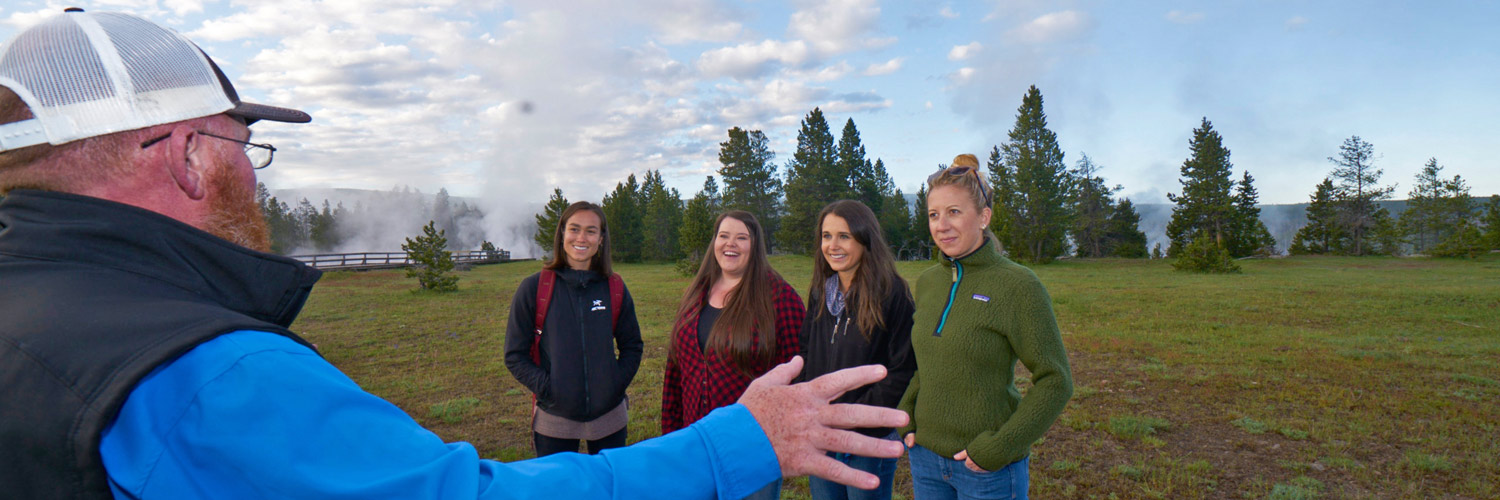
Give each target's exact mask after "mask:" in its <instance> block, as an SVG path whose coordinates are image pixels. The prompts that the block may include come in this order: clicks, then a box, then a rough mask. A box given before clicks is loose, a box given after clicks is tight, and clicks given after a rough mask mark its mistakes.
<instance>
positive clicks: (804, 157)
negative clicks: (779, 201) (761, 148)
mask: <svg viewBox="0 0 1500 500" xmlns="http://www.w3.org/2000/svg"><path fill="white" fill-rule="evenodd" d="M786 176H787V177H786V209H787V211H786V216H785V217H783V218H782V220H781V227H780V228H779V229H778V232H777V238H776V239H777V244H778V246H780V248H781V249H783V250H786V251H788V252H792V253H801V254H805V253H807V252H809V251H811V250H813V249H814V248H815V247H814V245H813V232H814V230H815V227H816V222H817V221H815V220H813V219H815V218H817V215H818V211H820V210H822V209H823V206H824V205H827V204H829V203H832V202H834V201H838V200H839V199H840V198H842V197H843V195H844V194H845V193H847V192H848V191H849V177H848V174H846V173H845V172H843V171H841V170H839V166H838V154H837V148H836V147H835V145H834V142H833V134H832V133H831V132H829V130H828V121H827V120H825V119H824V118H823V111H822V110H820V109H818V108H813V110H812V112H810V113H808V114H807V118H804V119H803V120H802V128H801V130H799V131H798V132H797V152H796V153H794V154H793V155H792V161H791V162H790V163H788V164H787V174H786Z"/></svg>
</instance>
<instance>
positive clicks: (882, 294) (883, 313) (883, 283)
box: [798, 200, 917, 500]
mask: <svg viewBox="0 0 1500 500" xmlns="http://www.w3.org/2000/svg"><path fill="white" fill-rule="evenodd" d="M816 220H817V221H818V232H817V237H818V239H817V241H818V252H817V253H816V254H815V256H814V257H813V279H812V287H811V288H810V289H809V290H808V292H807V299H808V302H807V319H806V321H805V322H804V323H803V324H802V335H801V341H800V343H801V345H802V358H803V360H805V361H806V363H807V364H806V365H805V366H804V368H803V369H802V375H800V376H799V377H798V381H807V380H812V379H814V378H817V377H818V376H820V375H824V374H827V373H833V372H835V371H838V370H842V369H844V368H850V367H854V366H860V365H871V364H876V365H883V366H885V367H886V373H887V375H886V377H885V379H884V380H881V381H879V382H876V383H874V384H871V385H869V386H865V387H861V388H858V389H854V390H852V391H849V392H846V393H844V395H843V396H840V397H839V398H838V399H836V400H834V402H835V403H859V404H867V405H872V406H884V407H887V408H895V407H896V405H897V404H898V403H900V402H901V395H902V394H903V393H904V392H906V385H907V382H909V381H911V376H912V374H913V373H915V372H916V371H917V359H916V357H915V356H913V355H912V352H911V323H912V312H913V311H915V310H916V306H915V305H914V304H913V303H912V298H911V292H909V291H908V290H907V287H906V280H905V279H902V278H901V275H899V274H896V264H895V260H896V259H895V257H894V256H892V255H891V249H890V246H888V245H886V243H885V237H884V236H883V235H881V230H880V221H879V220H877V219H876V218H875V213H874V212H872V211H870V208H869V207H866V206H865V205H864V204H863V203H860V202H857V201H853V200H841V201H836V202H833V203H831V204H829V205H828V206H827V207H823V211H822V212H820V213H818V218H817V219H816ZM856 430H857V431H858V432H859V433H861V434H864V435H866V436H871V437H879V438H885V439H890V440H893V441H894V440H896V439H898V438H897V437H896V431H895V429H891V428H873V429H856ZM828 455H829V457H830V458H833V459H834V460H838V461H840V462H843V463H845V464H848V465H849V466H850V467H853V468H855V469H858V470H862V471H865V472H869V473H871V474H874V475H875V476H876V477H878V478H880V486H879V487H878V488H875V489H873V490H862V489H859V488H854V487H850V486H844V485H842V484H838V483H835V482H833V481H829V480H826V479H822V478H817V477H813V478H809V479H808V489H809V490H811V491H812V498H813V500H850V499H864V500H890V498H891V480H892V479H894V477H895V475H896V459H894V458H874V457H864V456H859V455H852V454H849V453H829V454H828Z"/></svg>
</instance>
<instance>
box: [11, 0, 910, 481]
mask: <svg viewBox="0 0 1500 500" xmlns="http://www.w3.org/2000/svg"><path fill="white" fill-rule="evenodd" d="M310 119H311V118H310V117H309V116H308V115H307V114H306V113H303V112H301V111H296V110H291V109H284V108H278V107H272V106H263V105H257V104H251V103H246V102H242V101H240V100H239V97H238V95H237V94H236V93H235V91H234V87H233V86H231V85H230V83H229V80H228V79H227V78H225V76H224V74H223V73H222V72H221V71H219V69H218V67H217V66H216V65H215V64H214V63H213V61H212V60H210V59H209V58H208V56H207V55H206V54H204V53H203V52H202V51H201V50H199V49H198V47H197V46H196V45H194V44H193V43H192V42H190V41H188V40H187V39H186V38H184V37H182V36H181V35H179V34H177V33H176V32H173V31H170V30H167V29H165V28H162V27H160V26H157V25H156V24H154V23H151V22H149V21H146V20H144V19H140V18H138V17H134V16H130V15H126V14H116V13H86V12H82V11H81V10H78V9H69V11H68V12H66V13H64V14H62V15H59V16H56V17H53V18H51V19H48V20H45V21H43V22H41V23H40V24H38V25H37V26H34V27H32V28H29V29H27V30H26V31H24V32H22V33H20V34H18V35H16V37H15V38H13V39H11V40H10V41H8V42H6V43H5V44H4V45H0V194H3V195H5V198H4V199H3V200H0V387H3V389H0V391H3V399H0V491H3V492H4V495H5V496H7V497H12V496H13V497H15V498H110V497H114V498H236V497H248V498H438V497H441V498H674V499H679V498H680V499H687V498H739V497H742V496H744V495H746V494H749V493H751V492H753V491H755V490H757V489H758V488H760V487H761V486H762V485H764V484H766V483H768V482H770V481H771V480H773V479H774V478H775V477H777V476H778V475H786V476H795V475H804V474H815V475H819V476H822V477H826V478H829V479H832V480H835V481H839V482H842V483H846V484H854V485H857V486H862V487H866V488H869V487H873V486H874V485H875V481H876V480H875V478H874V476H871V475H869V474H866V473H860V472H858V471H854V470H852V469H849V468H848V467H846V466H843V465H842V464H839V463H838V462H836V461H834V460H832V459H829V458H827V457H826V456H825V452H826V451H838V452H847V453H854V454H857V455H865V456H882V457H892V456H897V455H899V454H900V453H901V447H900V444H899V443H896V442H894V441H886V440H879V439H874V438H867V437H863V436H860V435H858V434H856V433H854V432H850V431H846V430H839V429H840V428H844V429H847V428H851V427H899V426H901V425H903V424H905V423H906V416H905V414H903V413H900V412H897V411H894V410H886V409H881V408H873V407H865V406H857V405H830V404H829V403H828V402H829V401H830V400H832V399H834V398H835V397H837V396H838V395H839V394H840V393H842V392H843V391H844V390H847V389H849V388H852V387H856V386H859V385H864V384H867V383H870V382H873V381H875V380H878V379H879V378H881V377H883V376H884V371H883V370H882V369H880V368H879V367H863V368H858V369H852V370H847V371H844V372H839V373H835V374H831V375H828V376H827V377H824V378H819V379H817V380H814V381H811V382H809V383H807V384H798V385H788V382H789V381H790V380H791V379H792V378H793V376H795V375H796V373H797V371H799V370H800V368H801V362H800V360H793V361H792V362H791V363H787V364H786V365H782V366H780V367H777V368H776V369H774V370H772V371H771V372H770V373H769V374H767V375H766V376H764V377H762V378H761V379H759V380H757V381H756V382H755V383H754V384H752V385H751V386H750V388H749V389H748V390H746V391H745V394H744V397H742V398H741V399H740V403H739V404H736V405H732V406H729V407H725V408H722V409H720V410H717V411H715V412H714V413H712V414H710V415H709V416H708V417H707V418H704V419H703V420H701V421H699V422H698V423H696V424H694V425H692V426H691V427H689V428H687V429H683V430H682V431H679V432H675V433H672V434H669V435H666V436H662V437H660V438H657V439H652V440H648V441H644V442H641V443H637V444H636V445H634V446H629V447H626V448H620V449H616V450H609V451H606V452H604V453H602V454H601V455H598V456H586V455H579V454H562V455H554V456H551V457H547V458H543V459H537V460H531V461H525V462H516V463H511V464H503V463H499V462H495V461H490V460H481V459H480V458H479V457H478V454H477V453H476V451H475V450H474V448H473V447H472V446H470V445H469V444H467V443H444V442H443V441H442V440H441V439H439V438H438V437H437V436H436V435H435V434H433V433H431V432H429V431H427V430H426V429H423V428H422V427H421V426H419V425H417V423H416V422H415V421H413V420H412V419H411V418H410V417H409V416H407V415H406V414H405V413H404V412H402V411H401V410H400V409H398V408H396V407H395V406H394V405H391V404H390V403H388V402H386V401H384V400H382V399H380V398H378V397H376V396H374V395H371V394H369V393H367V392H365V391H363V390H362V389H360V388H359V386H357V385H356V384H355V383H354V382H353V381H351V380H349V379H348V378H347V377H345V376H344V375H343V374H342V373H340V372H339V371H338V369H337V368H334V367H333V366H332V365H330V364H328V363H327V362H326V361H324V360H323V359H322V357H320V356H319V355H318V354H317V352H316V351H315V350H314V349H313V348H312V346H311V345H309V344H308V343H307V342H306V341H305V340H303V339H301V338H300V337H298V336H297V335H296V334H294V333H292V332H291V331H290V330H288V329H287V327H288V326H289V325H290V324H291V323H292V320H293V319H294V318H295V317H296V315H297V312H298V311H299V310H300V309H301V307H302V305H303V303H304V301H305V300H306V298H307V295H308V293H309V292H310V291H311V289H312V286H313V283H314V282H315V281H317V279H318V276H319V273H318V272H317V271H316V270H313V269H311V268H308V267H306V266H304V265H302V264H301V263H299V262H297V261H295V260H292V259H288V258H284V257H278V256H275V255H270V254H266V253H262V252H264V251H265V250H266V249H267V248H268V247H269V245H268V238H267V231H266V225H265V222H264V220H263V219H262V217H261V214H260V213H259V210H258V207H257V205H256V203H255V196H254V189H255V169H257V168H262V167H265V166H266V165H268V164H269V163H270V162H271V158H272V153H273V152H275V148H273V147H271V146H270V145H268V144H259V143H255V142H253V141H252V139H251V137H250V129H249V127H248V126H249V125H250V124H252V123H255V122H256V121H257V120H275V121H282V122H307V121H309V120H310Z"/></svg>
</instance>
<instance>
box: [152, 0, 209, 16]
mask: <svg viewBox="0 0 1500 500" xmlns="http://www.w3.org/2000/svg"><path fill="white" fill-rule="evenodd" d="M162 5H163V6H165V7H166V8H168V9H171V10H172V13H173V14H176V15H178V16H185V15H188V14H191V13H194V12H203V0H163V1H162Z"/></svg>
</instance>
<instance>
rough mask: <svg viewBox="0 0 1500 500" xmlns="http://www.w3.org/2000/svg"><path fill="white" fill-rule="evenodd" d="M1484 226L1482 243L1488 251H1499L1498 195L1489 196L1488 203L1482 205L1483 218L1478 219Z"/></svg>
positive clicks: (1499, 205)
mask: <svg viewBox="0 0 1500 500" xmlns="http://www.w3.org/2000/svg"><path fill="white" fill-rule="evenodd" d="M1480 223H1481V224H1483V225H1484V242H1485V246H1486V247H1488V248H1489V249H1490V250H1500V195H1491V196H1490V201H1489V203H1485V204H1484V216H1483V217H1481V218H1480Z"/></svg>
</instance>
